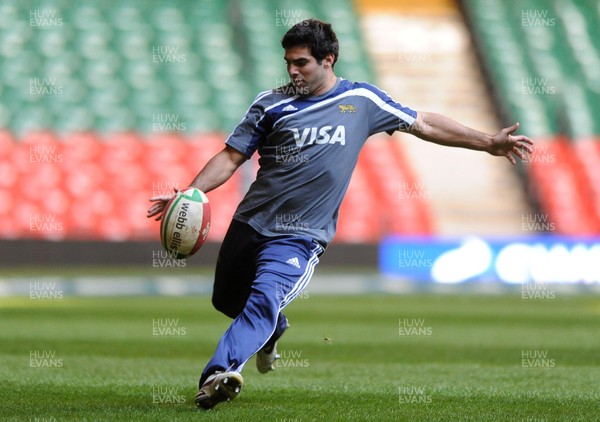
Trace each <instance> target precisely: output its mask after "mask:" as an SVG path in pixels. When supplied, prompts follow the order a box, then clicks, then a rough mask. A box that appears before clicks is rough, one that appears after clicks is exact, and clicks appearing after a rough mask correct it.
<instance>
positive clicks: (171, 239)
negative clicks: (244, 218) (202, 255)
mask: <svg viewBox="0 0 600 422" xmlns="http://www.w3.org/2000/svg"><path fill="white" fill-rule="evenodd" d="M209 229H210V204H209V203H208V198H207V197H206V195H205V194H204V192H202V191H201V190H199V189H196V188H187V189H185V190H183V191H179V192H177V193H176V194H175V196H174V197H173V198H171V200H170V201H169V202H168V203H167V205H166V207H165V210H164V213H163V216H162V221H161V223H160V241H161V243H162V245H163V247H164V248H165V250H166V251H167V252H169V254H172V255H173V256H174V257H176V258H178V259H182V258H187V257H188V256H192V255H194V254H195V253H196V252H198V250H199V249H200V247H201V246H202V244H203V243H204V241H205V240H206V236H208V231H209Z"/></svg>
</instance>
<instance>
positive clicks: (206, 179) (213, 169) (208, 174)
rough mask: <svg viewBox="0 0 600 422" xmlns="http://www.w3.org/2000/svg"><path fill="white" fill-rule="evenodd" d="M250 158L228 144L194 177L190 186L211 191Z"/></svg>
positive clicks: (203, 190)
mask: <svg viewBox="0 0 600 422" xmlns="http://www.w3.org/2000/svg"><path fill="white" fill-rule="evenodd" d="M247 159H248V157H246V156H245V155H244V154H242V153H241V152H239V151H238V150H236V149H235V148H232V147H230V146H229V145H226V146H225V148H223V149H222V150H221V151H220V152H219V153H218V154H216V155H215V156H214V157H213V158H211V159H210V160H209V161H208V163H206V165H205V166H204V168H203V169H202V170H200V173H198V175H197V176H196V177H195V178H194V180H193V181H192V183H191V184H190V187H193V188H196V189H200V190H201V191H202V192H204V193H206V192H210V191H211V190H213V189H216V188H218V187H219V186H221V185H222V184H223V183H225V182H226V181H227V180H229V178H230V177H231V176H232V175H233V173H235V171H236V170H237V169H238V167H239V166H241V165H242V164H244V162H245V161H246V160H247Z"/></svg>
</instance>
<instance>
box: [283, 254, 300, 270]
mask: <svg viewBox="0 0 600 422" xmlns="http://www.w3.org/2000/svg"><path fill="white" fill-rule="evenodd" d="M285 262H287V263H288V264H291V265H293V266H294V267H296V268H300V260H299V259H298V257H297V256H295V257H293V258H290V259H288V260H287V261H285Z"/></svg>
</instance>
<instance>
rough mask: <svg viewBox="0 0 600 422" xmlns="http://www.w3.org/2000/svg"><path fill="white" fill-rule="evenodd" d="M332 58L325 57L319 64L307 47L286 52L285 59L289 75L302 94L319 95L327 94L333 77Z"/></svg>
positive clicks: (289, 49) (330, 56)
mask: <svg viewBox="0 0 600 422" xmlns="http://www.w3.org/2000/svg"><path fill="white" fill-rule="evenodd" d="M332 57H333V56H332V55H329V56H327V57H325V59H323V60H322V61H321V64H319V63H317V60H316V59H315V58H314V57H313V56H312V55H311V54H310V50H309V49H308V48H306V47H292V48H288V49H287V50H285V56H284V59H285V62H286V64H287V71H288V74H289V75H290V79H291V80H292V83H293V84H294V86H295V87H296V89H297V90H298V92H299V93H300V94H303V95H319V94H322V93H323V92H325V90H326V89H327V88H328V83H329V82H330V81H331V76H332V75H333V71H332V68H331V64H332Z"/></svg>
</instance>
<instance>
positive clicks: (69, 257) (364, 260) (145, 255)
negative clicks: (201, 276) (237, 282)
mask: <svg viewBox="0 0 600 422" xmlns="http://www.w3.org/2000/svg"><path fill="white" fill-rule="evenodd" d="M219 247H220V243H218V242H209V243H205V244H204V246H203V247H202V250H201V251H200V252H199V253H198V254H196V255H194V256H193V257H191V258H188V259H187V260H186V266H190V267H203V266H204V267H205V266H210V267H212V266H214V265H215V263H216V262H217V254H218V252H219ZM0 251H2V253H0V267H2V268H4V269H7V268H10V267H52V266H55V267H64V266H69V267H72V266H81V267H85V266H97V267H114V266H120V267H134V266H152V263H153V260H154V259H155V258H157V257H158V258H160V259H164V258H165V257H166V256H167V255H166V254H167V252H165V251H164V250H163V249H162V247H161V246H160V244H159V243H158V242H102V241H73V240H64V241H61V242H54V241H49V240H37V239H29V240H0ZM377 263H378V245H376V244H333V245H331V246H329V248H328V249H327V251H326V252H325V254H324V255H323V256H322V257H321V261H320V264H319V265H320V266H332V267H340V266H344V267H345V268H357V267H373V268H375V267H377Z"/></svg>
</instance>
